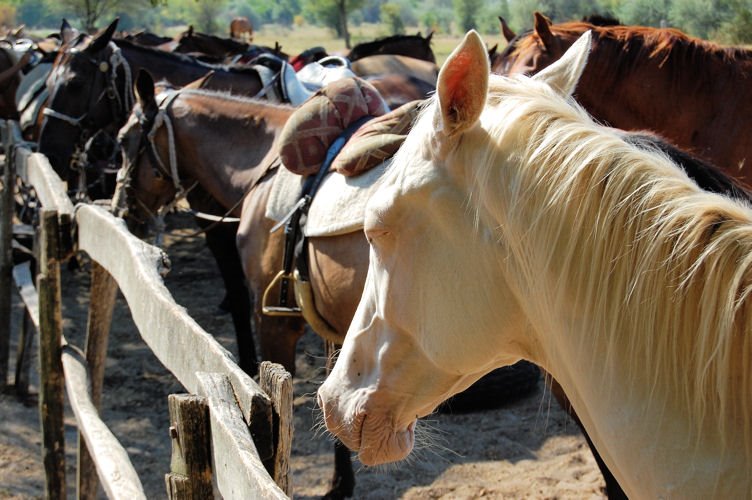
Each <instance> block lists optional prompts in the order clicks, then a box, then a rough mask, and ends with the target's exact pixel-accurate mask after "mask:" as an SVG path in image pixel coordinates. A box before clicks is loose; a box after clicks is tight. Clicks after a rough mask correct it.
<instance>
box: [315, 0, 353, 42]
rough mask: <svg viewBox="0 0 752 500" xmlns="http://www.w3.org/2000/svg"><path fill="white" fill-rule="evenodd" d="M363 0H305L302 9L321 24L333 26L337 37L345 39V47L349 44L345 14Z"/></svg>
mask: <svg viewBox="0 0 752 500" xmlns="http://www.w3.org/2000/svg"><path fill="white" fill-rule="evenodd" d="M363 1H364V0H305V3H304V4H303V9H304V10H305V12H306V13H308V14H309V15H311V16H313V17H314V19H316V20H317V21H318V22H320V23H321V24H323V25H325V26H328V27H330V28H333V29H334V31H335V33H336V34H337V36H338V37H339V38H343V39H344V40H345V47H347V48H348V49H350V48H352V46H351V45H350V31H349V30H348V27H347V16H348V13H349V12H352V11H354V10H356V9H358V8H360V6H361V5H363Z"/></svg>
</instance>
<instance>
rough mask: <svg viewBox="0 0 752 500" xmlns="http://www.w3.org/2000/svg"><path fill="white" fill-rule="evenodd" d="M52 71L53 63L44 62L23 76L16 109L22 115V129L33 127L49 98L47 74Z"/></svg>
mask: <svg viewBox="0 0 752 500" xmlns="http://www.w3.org/2000/svg"><path fill="white" fill-rule="evenodd" d="M50 71H52V63H46V62H42V63H39V64H37V65H36V66H34V67H33V68H32V69H31V70H30V71H29V72H28V73H26V75H24V76H23V78H21V83H20V85H19V86H18V90H16V109H18V113H19V115H20V118H19V124H20V125H21V130H26V129H27V128H29V127H33V126H34V125H35V124H36V122H37V118H39V112H40V110H41V109H42V106H43V105H44V103H45V101H46V100H47V97H48V93H49V91H48V90H47V83H46V82H47V76H48V75H49V74H50Z"/></svg>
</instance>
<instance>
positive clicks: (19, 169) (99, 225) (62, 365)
mask: <svg viewBox="0 0 752 500" xmlns="http://www.w3.org/2000/svg"><path fill="white" fill-rule="evenodd" d="M2 131H3V144H4V146H5V155H6V162H5V168H4V171H3V177H2V182H3V186H2V193H1V196H2V200H0V376H2V378H1V379H0V381H1V382H0V383H1V384H2V385H3V386H4V385H5V384H6V381H7V377H8V365H9V363H8V358H9V344H10V341H9V337H10V333H9V332H10V315H11V306H10V301H11V287H12V282H15V284H16V287H17V289H18V291H19V292H20V296H21V298H22V300H23V303H24V305H25V307H26V311H27V316H28V319H29V321H30V323H31V324H33V326H34V328H28V329H24V330H25V333H24V335H23V336H22V339H21V340H20V341H19V343H20V344H21V346H22V347H23V346H26V347H25V348H28V346H30V345H31V342H30V340H29V338H30V336H31V335H32V334H33V331H34V330H37V331H38V332H39V334H40V337H39V346H40V347H39V360H40V388H39V408H40V418H41V422H42V434H43V436H42V437H43V439H42V440H43V446H42V456H43V461H44V466H45V475H46V484H45V489H46V490H45V495H46V496H47V497H48V498H65V496H66V495H65V493H66V486H65V453H64V450H65V446H64V434H63V390H66V389H67V394H68V398H69V400H70V402H71V406H72V407H73V411H74V413H75V416H76V420H77V423H78V429H79V448H78V468H77V471H78V474H77V475H78V484H77V492H78V493H77V496H78V497H79V498H86V499H88V498H94V497H95V495H96V489H97V484H98V481H99V482H101V485H102V487H103V489H104V491H105V492H106V494H107V495H108V497H109V498H123V499H128V500H134V499H138V498H145V494H144V490H143V487H142V485H141V482H140V480H139V478H138V475H137V474H136V472H135V469H134V467H133V465H132V464H131V462H130V459H129V458H128V455H127V453H126V451H125V449H124V448H123V446H122V445H121V444H120V443H119V442H118V441H117V439H116V438H115V436H114V435H113V434H112V432H110V430H109V429H108V428H107V426H106V425H105V423H104V422H103V421H102V420H101V418H100V416H99V411H98V409H99V404H100V400H101V394H102V382H103V379H104V360H105V356H106V351H107V343H108V336H109V330H110V323H111V319H112V313H113V308H114V304H115V297H116V293H117V290H118V288H119V289H120V291H121V292H122V294H123V296H124V297H125V299H126V301H127V302H128V306H129V309H130V311H131V314H132V316H133V320H134V322H135V324H136V326H137V327H138V330H139V332H140V334H141V336H142V338H143V339H144V341H145V342H146V344H147V345H148V346H149V347H150V348H151V350H152V351H153V352H154V354H155V355H156V356H157V358H158V359H159V360H160V361H161V362H162V364H163V365H164V366H165V367H166V368H167V369H168V370H170V371H171V372H172V373H173V374H174V375H175V377H176V378H177V379H178V381H179V382H180V383H181V384H182V385H183V386H184V387H185V388H186V390H187V391H188V392H189V393H190V394H183V395H171V396H170V397H169V411H170V415H169V418H170V424H169V430H170V436H171V438H172V460H171V471H169V473H167V474H166V477H165V483H166V489H167V492H168V496H169V497H170V498H207V497H208V498H211V496H212V494H213V493H212V476H213V477H214V480H215V482H216V485H217V489H218V490H219V492H220V494H221V495H222V496H223V497H224V498H239V499H246V498H288V496H289V495H290V494H291V484H290V481H289V458H290V449H291V448H290V447H291V439H292V381H291V377H290V374H289V373H288V372H286V371H285V370H284V369H283V368H282V367H281V366H280V365H275V364H272V363H268V362H264V363H262V366H261V376H260V382H259V384H256V383H255V382H254V381H253V379H251V378H250V377H249V376H248V375H247V374H246V373H245V372H243V371H242V370H241V369H240V368H239V367H238V365H237V364H236V363H235V361H234V360H233V358H232V356H231V355H230V353H228V352H227V351H226V350H225V349H224V348H223V347H222V346H221V345H220V344H219V343H218V342H217V341H216V340H215V339H214V337H213V336H211V335H210V334H209V333H207V332H205V331H204V330H203V329H201V327H200V326H199V325H198V324H197V323H196V322H195V321H194V320H193V319H192V318H191V317H190V316H188V315H187V314H186V313H185V310H184V309H183V308H182V307H180V306H179V305H178V304H176V303H175V301H174V300H173V298H172V296H171V295H170V293H169V291H168V290H167V288H166V287H165V286H164V283H163V281H162V275H163V274H164V273H165V272H167V270H168V267H169V264H168V260H167V258H166V255H165V254H164V253H163V252H162V251H161V250H160V249H158V248H156V247H153V246H151V245H148V244H146V243H144V242H143V241H141V240H139V239H138V238H135V237H134V236H133V235H132V234H131V233H130V232H128V230H127V228H126V227H125V224H124V222H123V221H122V220H120V219H117V218H115V217H114V216H112V215H111V214H110V213H109V212H107V211H106V210H104V209H103V208H101V207H98V206H95V205H87V204H79V205H77V206H75V207H74V206H73V205H72V203H71V201H70V199H69V198H68V196H67V194H66V191H65V186H64V183H63V182H62V181H61V180H60V178H59V177H58V176H57V175H56V174H55V173H54V171H53V170H52V168H51V166H50V164H49V162H48V160H47V159H46V157H44V155H41V154H39V153H34V152H32V150H31V149H30V148H29V147H28V144H26V143H24V142H23V141H22V140H21V135H20V132H19V129H18V125H17V123H15V122H12V121H8V122H6V123H5V124H4V125H3V127H2ZM15 176H18V177H19V178H20V180H21V181H22V183H23V185H26V186H31V187H33V189H34V192H35V194H36V198H37V200H38V204H39V205H40V210H39V217H38V224H35V226H36V227H35V228H34V231H35V233H36V238H35V244H34V247H35V249H36V251H35V253H36V260H35V261H36V263H37V268H36V272H37V276H36V286H34V282H35V280H34V279H33V277H32V273H31V266H30V265H29V263H26V264H23V265H19V266H16V267H15V268H14V266H13V259H12V243H13V242H12V237H13V230H14V226H13V221H12V217H13V213H14V203H15V200H14V190H15V189H14V187H15V186H16V179H15ZM23 229H24V227H23V226H20V227H19V226H16V230H17V231H18V230H23ZM26 230H27V232H28V228H26ZM76 251H78V252H86V254H88V255H89V257H90V258H91V260H92V265H91V298H90V301H91V302H90V305H89V313H88V322H87V331H86V345H85V346H84V348H83V349H80V348H78V347H75V346H72V345H70V344H69V343H68V342H67V341H66V339H65V338H64V337H63V334H62V314H61V288H62V287H63V286H64V284H62V283H61V282H60V263H61V262H63V261H65V260H66V259H67V258H69V257H70V256H71V255H73V254H74V253H75V252H76ZM23 350H24V348H21V349H19V353H21V352H23ZM19 358H21V355H20V354H19ZM19 367H20V368H19ZM26 370H28V363H26V362H25V361H24V360H23V359H19V361H18V362H17V369H16V387H17V390H19V391H21V392H23V390H24V384H27V382H26V380H28V376H27V375H24V372H25V371H26ZM270 394H271V395H274V398H270V396H269V395H270ZM165 472H168V471H165Z"/></svg>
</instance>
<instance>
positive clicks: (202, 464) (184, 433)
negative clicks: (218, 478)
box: [165, 394, 214, 500]
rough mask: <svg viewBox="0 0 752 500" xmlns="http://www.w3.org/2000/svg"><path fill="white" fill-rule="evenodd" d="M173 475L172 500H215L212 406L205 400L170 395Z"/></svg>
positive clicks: (167, 478)
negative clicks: (210, 408) (212, 462)
mask: <svg viewBox="0 0 752 500" xmlns="http://www.w3.org/2000/svg"><path fill="white" fill-rule="evenodd" d="M167 402H168V406H169V409H170V439H171V440H172V459H171V460H170V473H169V474H165V486H166V487H167V497H168V498H169V499H170V500H203V499H206V498H213V495H214V493H213V491H212V469H211V446H212V445H211V437H210V423H209V405H208V403H207V401H206V398H205V397H201V396H195V395H192V394H170V395H169V396H168V397H167Z"/></svg>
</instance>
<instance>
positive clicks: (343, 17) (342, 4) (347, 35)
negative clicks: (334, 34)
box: [337, 0, 352, 50]
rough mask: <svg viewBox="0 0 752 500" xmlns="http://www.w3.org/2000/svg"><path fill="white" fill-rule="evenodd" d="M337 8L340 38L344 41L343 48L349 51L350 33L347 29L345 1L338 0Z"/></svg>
mask: <svg viewBox="0 0 752 500" xmlns="http://www.w3.org/2000/svg"><path fill="white" fill-rule="evenodd" d="M337 7H338V8H339V23H340V26H341V29H342V38H344V39H345V48H347V50H350V49H351V48H352V47H351V46H350V31H349V30H348V29H347V0H339V1H338V2H337Z"/></svg>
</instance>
